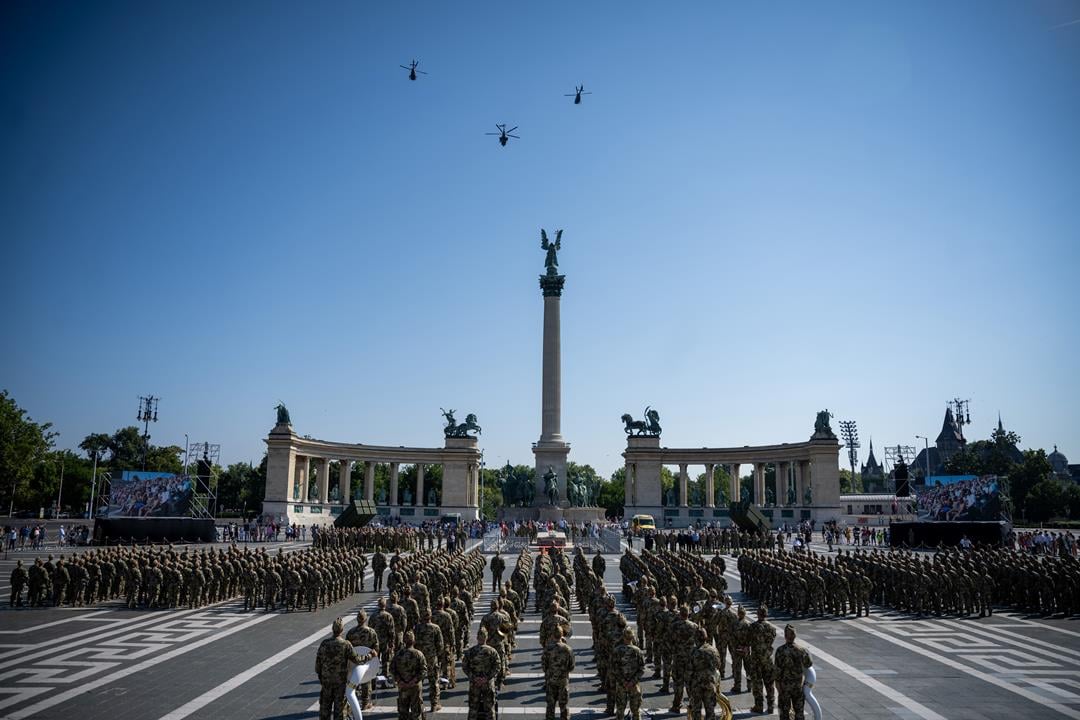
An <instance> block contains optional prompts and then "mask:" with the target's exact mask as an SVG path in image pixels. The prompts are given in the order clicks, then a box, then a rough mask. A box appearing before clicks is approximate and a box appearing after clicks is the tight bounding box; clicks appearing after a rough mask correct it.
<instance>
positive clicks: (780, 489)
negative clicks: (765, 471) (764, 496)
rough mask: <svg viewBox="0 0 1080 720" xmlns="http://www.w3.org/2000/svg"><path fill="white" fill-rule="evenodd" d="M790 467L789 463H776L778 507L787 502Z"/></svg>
mask: <svg viewBox="0 0 1080 720" xmlns="http://www.w3.org/2000/svg"><path fill="white" fill-rule="evenodd" d="M790 468H791V465H790V464H789V463H786V462H778V463H776V504H777V505H778V506H780V507H784V506H785V505H787V504H788V471H789V470H790Z"/></svg>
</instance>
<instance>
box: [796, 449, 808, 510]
mask: <svg viewBox="0 0 1080 720" xmlns="http://www.w3.org/2000/svg"><path fill="white" fill-rule="evenodd" d="M805 462H806V461H805V460H797V461H796V462H795V505H796V506H799V505H802V504H803V497H805V492H806V488H805V486H804V484H803V483H804V478H805V477H806V475H805V468H804V464H805Z"/></svg>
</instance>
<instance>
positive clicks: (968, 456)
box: [945, 440, 989, 475]
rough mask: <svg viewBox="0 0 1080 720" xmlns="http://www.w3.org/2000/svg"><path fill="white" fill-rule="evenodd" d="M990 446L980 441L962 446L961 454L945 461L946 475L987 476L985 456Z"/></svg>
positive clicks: (984, 441)
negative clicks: (984, 464)
mask: <svg viewBox="0 0 1080 720" xmlns="http://www.w3.org/2000/svg"><path fill="white" fill-rule="evenodd" d="M988 444H989V443H988V442H987V441H986V440H978V441H976V442H973V443H970V444H968V445H963V446H961V448H960V451H959V452H957V453H956V454H954V455H953V456H952V457H951V458H949V459H948V460H946V461H945V473H946V474H947V475H986V474H987V473H986V468H985V467H984V466H983V455H984V452H985V451H986V450H987V448H986V446H987V445H988Z"/></svg>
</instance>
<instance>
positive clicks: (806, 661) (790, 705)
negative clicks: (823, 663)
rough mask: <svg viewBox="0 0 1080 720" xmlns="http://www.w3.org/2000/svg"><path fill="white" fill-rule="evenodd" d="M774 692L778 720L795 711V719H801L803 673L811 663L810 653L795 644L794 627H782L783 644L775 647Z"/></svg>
mask: <svg viewBox="0 0 1080 720" xmlns="http://www.w3.org/2000/svg"><path fill="white" fill-rule="evenodd" d="M773 662H774V664H775V665H776V694H777V696H778V699H779V700H780V720H790V715H789V713H790V712H792V711H793V712H794V713H795V720H803V718H804V715H803V703H804V702H805V700H806V698H805V696H804V695H803V674H804V673H805V672H806V668H808V667H810V666H811V665H813V664H814V663H813V661H812V660H811V659H810V653H809V652H807V651H806V648H804V647H802V646H801V645H796V644H795V627H794V626H793V625H788V626H786V627H785V628H784V644H783V645H781V646H780V647H778V648H776V654H775V655H774V661H773Z"/></svg>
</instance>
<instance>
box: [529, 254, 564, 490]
mask: <svg viewBox="0 0 1080 720" xmlns="http://www.w3.org/2000/svg"><path fill="white" fill-rule="evenodd" d="M565 280H566V277H565V276H564V275H557V274H554V272H552V273H550V274H546V275H541V276H540V289H541V290H542V291H543V295H544V346H543V375H542V383H543V387H542V390H541V395H540V440H539V441H538V442H537V443H536V444H535V445H533V455H534V457H535V461H536V479H537V492H536V495H535V500H534V502H533V504H534V505H542V504H546V503H547V498H546V497H545V496H544V487H543V485H542V484H541V478H543V477H544V473H546V472H547V468H548V466H549V465H550V466H551V467H552V468H553V469H554V471H555V473H556V474H557V475H558V476H559V485H560V490H562V495H563V497H562V500H561V501H560V505H562V506H563V507H566V506H567V505H568V503H567V502H566V499H565V495H566V456H567V455H568V454H569V453H570V446H569V445H568V444H567V443H566V440H565V439H564V438H563V436H562V340H561V337H560V335H561V320H560V315H559V304H560V302H561V301H562V289H563V283H564V281H565Z"/></svg>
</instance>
